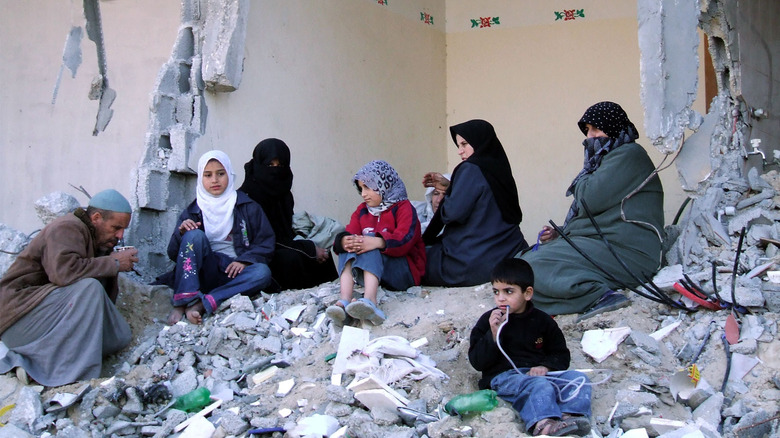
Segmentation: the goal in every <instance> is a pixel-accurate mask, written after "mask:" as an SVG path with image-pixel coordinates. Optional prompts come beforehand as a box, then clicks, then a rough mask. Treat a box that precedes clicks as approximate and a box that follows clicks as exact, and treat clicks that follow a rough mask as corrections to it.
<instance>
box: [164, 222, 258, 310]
mask: <svg viewBox="0 0 780 438" xmlns="http://www.w3.org/2000/svg"><path fill="white" fill-rule="evenodd" d="M232 262H233V259H232V258H231V257H229V256H227V255H225V254H222V253H220V252H214V251H212V250H211V245H210V244H209V240H208V238H207V237H206V233H204V232H203V231H202V230H190V231H187V232H186V233H184V235H183V236H182V239H181V244H180V245H179V254H178V256H177V258H176V269H175V271H174V272H175V274H176V277H175V280H174V285H173V306H174V307H181V306H187V305H189V304H190V303H192V302H193V301H195V300H197V299H200V300H201V301H202V302H203V307H204V308H205V309H206V312H207V313H214V311H215V310H216V309H217V307H219V304H220V303H222V302H223V301H225V300H226V299H228V298H230V297H232V296H233V295H237V294H241V293H252V292H255V291H259V290H261V289H263V288H264V287H266V286H268V285H269V284H271V269H269V268H268V265H266V264H265V263H253V264H251V265H247V266H246V267H245V268H244V270H243V271H241V273H240V274H238V275H236V277H235V278H230V277H228V276H227V274H225V269H226V268H227V267H228V265H229V264H230V263H232Z"/></svg>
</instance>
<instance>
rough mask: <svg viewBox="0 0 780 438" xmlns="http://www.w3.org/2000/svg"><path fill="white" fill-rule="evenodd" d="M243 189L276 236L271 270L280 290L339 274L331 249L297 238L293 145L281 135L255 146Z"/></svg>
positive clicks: (304, 285) (318, 282) (328, 279)
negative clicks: (291, 154) (291, 148)
mask: <svg viewBox="0 0 780 438" xmlns="http://www.w3.org/2000/svg"><path fill="white" fill-rule="evenodd" d="M244 172H245V174H246V176H245V179H244V183H243V184H242V185H241V187H240V188H239V190H241V191H243V192H245V193H246V194H247V195H249V197H250V198H252V199H253V200H254V201H255V202H257V203H258V204H260V206H261V207H262V208H263V211H264V212H265V215H266V216H267V217H268V220H269V222H271V227H272V228H273V230H274V234H275V235H276V250H275V252H274V258H273V260H272V261H271V264H270V267H271V273H272V274H273V278H274V282H275V284H276V286H277V288H278V289H279V290H283V289H302V288H307V287H313V286H316V285H319V284H322V283H324V282H327V281H331V280H335V279H336V278H337V277H338V273H337V272H336V267H335V266H334V264H333V260H332V259H331V258H330V252H329V251H327V250H325V249H322V248H318V247H317V246H316V245H315V244H314V242H312V241H310V240H295V231H294V230H293V209H294V207H295V200H294V198H293V194H292V191H291V190H292V182H293V173H292V170H291V169H290V148H288V147H287V144H286V143H285V142H283V141H282V140H279V139H278V138H267V139H265V140H263V141H261V142H260V143H258V144H257V146H255V149H254V151H253V152H252V159H251V160H249V161H248V162H247V163H246V164H245V165H244Z"/></svg>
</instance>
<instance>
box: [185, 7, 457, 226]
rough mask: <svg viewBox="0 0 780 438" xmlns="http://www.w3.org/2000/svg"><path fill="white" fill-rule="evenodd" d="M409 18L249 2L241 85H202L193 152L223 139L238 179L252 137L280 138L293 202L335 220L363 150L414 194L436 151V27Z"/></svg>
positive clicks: (351, 203)
mask: <svg viewBox="0 0 780 438" xmlns="http://www.w3.org/2000/svg"><path fill="white" fill-rule="evenodd" d="M437 3H441V4H442V5H443V2H437ZM442 9H443V8H442ZM400 12H404V11H403V10H401V11H400ZM412 18H414V17H410V16H409V15H403V14H402V13H399V12H398V11H393V10H391V9H388V8H387V7H382V6H379V5H378V4H377V3H376V2H370V1H365V0H361V1H354V0H343V1H335V2H311V1H308V0H299V1H291V0H283V1H267V2H252V4H251V8H250V17H249V20H248V29H247V41H246V50H245V53H246V58H245V61H244V74H243V79H242V82H241V87H240V89H239V90H238V91H236V92H233V93H223V94H211V93H209V94H208V95H207V102H208V107H209V116H208V127H207V129H206V135H205V136H204V137H203V138H202V139H201V141H200V143H199V149H200V150H199V151H197V152H196V153H195V154H194V155H195V156H199V155H200V154H201V153H202V151H203V150H206V149H210V148H221V149H223V150H225V151H226V152H228V154H229V155H230V157H231V160H232V161H233V165H234V168H235V170H236V172H237V173H238V174H239V176H238V178H237V179H238V181H243V179H244V177H243V163H245V162H246V161H247V160H249V158H251V154H252V150H253V149H254V146H255V145H256V144H257V143H258V142H259V141H260V140H262V139H264V138H267V137H277V138H281V139H282V140H284V141H285V142H286V143H287V144H288V145H289V146H290V149H291V153H292V169H293V173H294V174H295V180H294V184H293V193H294V195H295V200H296V210H307V211H309V212H312V213H315V214H321V215H327V216H331V217H335V218H337V219H338V220H340V221H341V222H342V223H345V224H346V223H347V222H348V221H349V217H350V215H351V214H352V211H353V210H354V209H355V207H357V205H358V204H359V203H360V202H361V199H360V197H359V195H358V193H357V191H356V190H355V188H354V186H353V185H352V183H351V178H352V176H353V175H354V174H355V172H356V171H357V170H358V169H359V168H360V167H361V166H363V165H364V164H366V163H367V162H369V161H371V160H374V159H383V160H386V161H388V162H389V163H390V164H391V165H393V166H394V167H395V168H396V170H398V172H399V174H400V175H401V178H402V179H403V180H404V181H405V183H406V186H407V190H408V192H409V194H410V196H411V197H412V198H418V199H422V197H423V193H424V190H423V187H422V185H421V184H420V181H421V180H422V175H423V173H424V171H425V170H426V169H428V168H429V167H430V166H429V163H444V160H445V150H444V148H442V147H441V141H440V139H441V136H442V132H444V130H445V126H444V124H445V98H446V88H445V84H446V83H445V74H446V73H445V47H444V42H445V37H444V32H443V31H442V30H438V29H436V28H435V27H433V26H428V25H425V24H423V23H420V22H419V20H416V21H415V20H414V19H412Z"/></svg>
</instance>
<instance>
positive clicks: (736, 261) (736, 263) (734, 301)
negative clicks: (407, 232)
mask: <svg viewBox="0 0 780 438" xmlns="http://www.w3.org/2000/svg"><path fill="white" fill-rule="evenodd" d="M744 240H745V227H742V231H740V233H739V243H737V254H736V255H735V256H734V270H733V271H732V272H731V310H732V313H734V308H735V307H737V292H736V291H737V269H738V268H739V254H740V253H741V252H742V242H743V241H744Z"/></svg>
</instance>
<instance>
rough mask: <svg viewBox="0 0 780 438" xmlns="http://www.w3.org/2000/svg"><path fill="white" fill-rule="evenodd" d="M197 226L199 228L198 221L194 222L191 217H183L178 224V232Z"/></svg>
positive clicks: (195, 228)
mask: <svg viewBox="0 0 780 438" xmlns="http://www.w3.org/2000/svg"><path fill="white" fill-rule="evenodd" d="M198 228H200V222H195V221H194V220H192V219H184V221H183V222H182V223H181V225H179V234H184V233H186V232H187V231H190V230H197V229H198Z"/></svg>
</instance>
